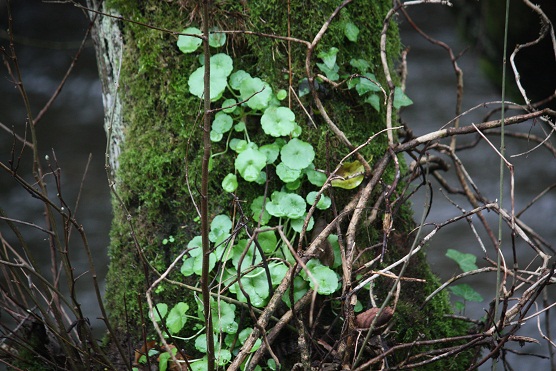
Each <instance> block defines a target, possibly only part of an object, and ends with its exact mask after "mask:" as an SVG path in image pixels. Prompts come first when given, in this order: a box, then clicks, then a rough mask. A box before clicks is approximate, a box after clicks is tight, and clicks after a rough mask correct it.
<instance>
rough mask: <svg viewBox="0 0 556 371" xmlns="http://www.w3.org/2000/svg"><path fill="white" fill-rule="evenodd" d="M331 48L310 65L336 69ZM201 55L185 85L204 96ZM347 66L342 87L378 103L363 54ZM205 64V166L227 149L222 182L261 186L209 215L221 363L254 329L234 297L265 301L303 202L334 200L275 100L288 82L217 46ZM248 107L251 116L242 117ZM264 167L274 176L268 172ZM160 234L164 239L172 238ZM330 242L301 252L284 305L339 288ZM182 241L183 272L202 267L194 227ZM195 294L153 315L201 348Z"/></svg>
mask: <svg viewBox="0 0 556 371" xmlns="http://www.w3.org/2000/svg"><path fill="white" fill-rule="evenodd" d="M183 33H187V34H201V31H200V30H199V29H197V28H194V27H190V28H188V29H186V30H184V31H183ZM345 33H346V37H347V38H348V39H349V40H352V41H356V40H357V35H358V29H357V28H356V26H355V25H353V24H351V23H349V24H346V30H345ZM209 41H210V46H212V47H214V48H220V47H221V46H223V45H224V44H225V42H226V35H225V34H224V33H217V32H215V33H211V34H210V37H209ZM177 45H178V48H179V49H180V50H181V51H182V52H183V53H196V52H197V51H198V49H199V46H200V45H201V41H200V39H199V38H195V37H192V36H185V35H182V36H180V37H179V38H178V42H177ZM337 54H338V49H337V48H331V49H329V50H328V51H324V52H321V53H319V54H318V57H319V59H320V61H319V62H318V63H317V67H318V68H319V69H320V70H321V72H323V73H324V74H325V75H326V78H327V79H329V80H332V81H337V80H338V79H339V78H340V68H339V66H338V64H337V63H336V57H337ZM199 56H200V58H199V59H198V60H199V63H200V66H199V67H198V68H197V69H196V70H195V71H193V73H191V75H190V76H189V79H188V87H189V92H190V93H191V94H192V95H194V96H197V97H199V98H203V94H204V73H205V67H204V65H203V58H201V55H199ZM351 66H352V67H353V68H354V69H355V70H356V72H357V74H356V75H354V76H355V77H353V78H350V79H349V82H348V87H349V88H350V89H355V91H357V93H358V94H359V95H361V96H366V97H365V101H368V102H369V103H371V104H372V105H373V107H375V109H377V110H379V109H380V105H379V104H380V97H379V96H378V94H377V93H379V92H381V91H382V88H381V87H380V84H379V83H378V82H377V79H376V77H375V76H374V75H372V74H371V73H369V72H368V70H369V68H370V66H369V64H368V63H367V62H366V61H364V60H352V63H351ZM210 71H211V76H210V100H211V102H213V106H214V107H215V109H216V110H217V112H216V114H215V115H214V119H213V121H212V125H211V131H210V139H211V141H212V142H214V143H215V144H218V145H217V146H218V147H220V152H218V153H213V154H212V158H211V161H212V166H218V165H217V164H218V161H219V157H220V156H233V157H234V160H233V169H230V170H231V171H230V173H229V174H227V175H226V176H224V177H223V178H222V179H221V180H220V182H221V187H222V190H223V191H224V192H228V193H230V194H233V195H234V197H235V195H236V193H238V194H240V195H241V193H242V185H247V184H250V185H251V186H250V187H249V189H250V190H255V192H256V190H257V189H259V191H260V193H259V195H256V194H255V197H252V199H251V200H247V201H248V204H247V207H245V208H243V207H242V208H241V211H240V212H239V213H237V214H236V215H228V214H226V213H223V214H219V215H216V216H215V217H214V218H213V219H212V222H211V225H210V233H209V240H210V242H211V253H210V256H209V272H210V274H211V276H212V278H213V282H214V285H215V287H217V290H214V291H215V292H219V293H220V296H217V295H215V296H214V297H212V298H211V309H212V310H213V313H214V314H213V316H212V321H213V323H212V325H213V329H214V333H215V335H216V336H215V337H214V338H215V344H214V345H215V347H214V348H215V358H216V363H217V364H218V365H220V366H223V365H225V364H226V363H228V362H229V361H230V360H231V358H232V355H233V354H234V352H237V350H238V349H239V348H240V347H241V346H242V344H243V342H244V341H245V339H247V337H248V336H249V334H250V332H251V331H252V328H250V327H246V326H245V328H242V327H241V326H240V324H239V319H238V318H239V315H238V312H239V305H240V304H241V303H244V304H245V305H248V306H251V307H255V308H263V307H264V306H265V305H266V304H267V303H268V300H269V298H270V297H271V295H272V292H273V290H274V288H276V286H277V285H278V284H279V283H280V282H281V280H282V279H283V277H284V275H285V274H286V272H287V271H288V269H289V266H291V265H293V264H296V260H295V258H294V256H293V255H292V251H291V250H290V247H288V245H289V246H291V245H293V244H292V243H291V242H293V241H295V240H296V239H297V238H299V233H300V232H301V231H302V229H303V226H304V224H305V221H306V219H307V217H308V214H307V212H308V209H309V208H310V207H311V206H312V205H314V206H315V208H316V210H318V211H324V210H327V209H328V208H330V207H331V203H332V202H331V200H330V198H329V197H328V196H326V195H325V194H322V193H321V194H320V195H319V192H318V190H319V189H320V188H321V187H323V185H324V184H325V182H326V180H327V175H326V174H325V173H324V172H322V171H319V170H318V169H316V168H315V164H314V160H315V150H314V148H313V146H312V145H311V144H310V143H308V142H306V141H305V140H304V138H303V130H302V128H301V126H300V125H299V124H298V123H297V120H296V116H295V113H294V112H293V111H292V110H291V109H290V108H289V107H286V106H285V105H283V104H282V103H281V101H282V100H284V99H285V98H286V97H287V93H286V91H285V90H274V89H273V88H272V86H270V84H268V83H267V82H266V81H264V80H263V79H261V78H260V77H257V76H252V75H251V74H249V73H248V72H246V71H244V70H241V69H237V68H235V67H234V61H233V59H232V57H230V56H229V55H227V54H226V53H224V52H216V53H215V54H213V55H212V56H211V58H210ZM307 88H308V86H307V84H306V82H304V81H303V80H302V81H300V84H299V94H300V95H303V94H306V92H305V89H307ZM403 97H405V96H402V97H401V98H400V99H401V100H398V102H397V103H398V104H399V105H404V104H405V105H407V104H409V103H408V101H405V102H404V101H403V99H404V98H403ZM405 98H406V99H409V98H407V97H405ZM409 102H410V101H409ZM375 103H376V104H375ZM395 104H396V103H395ZM252 117H256V118H257V120H250V121H248V119H249V118H252ZM252 121H255V122H257V125H258V126H257V127H256V128H252V125H251V124H249V125H247V122H252ZM255 131H256V132H257V133H260V132H261V131H262V133H264V135H262V139H260V138H261V135H260V134H257V135H255ZM255 138H257V139H256V140H255ZM217 146H215V147H217ZM213 148H214V147H213ZM338 175H339V178H338V179H335V180H334V181H333V182H332V184H331V185H332V186H333V187H339V188H344V189H352V188H355V187H357V186H358V185H359V184H360V183H361V182H362V180H363V167H362V165H361V164H360V163H359V162H357V161H356V162H353V163H345V164H344V165H343V166H342V167H341V169H340V171H339V172H338ZM270 176H272V178H273V181H272V182H269V181H268V180H269V177H270ZM314 224H315V222H314V218H313V217H312V216H311V217H309V219H308V220H307V228H306V230H307V231H311V230H312V228H313V226H314ZM249 225H258V226H260V228H258V229H256V230H257V231H260V232H253V231H254V230H255V229H254V228H249ZM277 228H282V231H283V232H284V235H285V236H286V238H287V241H284V240H282V239H280V238H278V237H279V234H278V233H277ZM165 241H166V243H168V242H169V241H170V239H165ZM172 242H173V241H172ZM329 242H330V244H331V245H332V247H333V249H334V255H335V259H334V261H333V263H328V265H325V264H323V263H322V262H321V261H320V260H319V259H317V258H313V259H311V260H310V261H308V262H307V264H306V265H305V269H304V270H302V271H301V273H300V274H299V275H298V276H297V277H295V279H294V280H293V288H294V289H295V292H294V293H292V295H291V296H290V293H289V292H287V293H286V294H285V295H284V297H283V301H284V302H285V304H286V305H288V306H291V305H292V303H291V300H290V298H291V297H293V300H294V301H296V300H299V299H300V298H301V297H302V296H303V295H304V294H305V293H306V292H307V291H308V290H309V289H313V290H315V291H316V292H317V293H319V294H320V295H332V294H334V293H335V292H336V291H337V290H338V289H339V288H340V282H339V276H338V274H337V273H336V272H335V271H334V269H335V268H337V267H339V266H340V265H341V258H340V253H339V246H338V242H337V237H336V236H334V235H331V236H329ZM185 247H186V255H185V256H184V258H183V264H182V266H181V270H180V271H181V274H183V276H185V277H195V276H199V277H200V276H201V274H202V262H203V259H202V241H201V237H200V236H195V237H193V238H192V239H191V240H190V241H188V242H186V243H185ZM288 291H289V290H288ZM196 304H197V308H191V307H190V306H189V305H187V304H185V303H177V304H175V305H174V307H173V308H171V309H170V310H168V306H167V305H166V304H165V303H159V304H158V305H157V311H158V313H157V314H156V317H155V318H156V320H157V321H164V322H165V325H166V328H167V329H168V332H169V333H170V334H171V335H172V336H173V337H178V338H179V336H180V334H181V333H182V332H184V328H185V326H186V324H187V323H192V325H187V329H188V330H192V329H193V330H194V332H196V334H195V335H194V336H193V337H194V339H195V340H194V343H195V348H196V349H197V350H198V351H199V352H200V353H201V354H202V353H205V354H206V352H207V339H206V334H205V333H204V332H203V328H204V324H203V318H204V317H203V315H202V310H203V305H202V301H201V300H198V301H197V303H196ZM258 346H259V345H257V346H256V347H255V348H254V349H253V351H254V350H256V349H257V348H258ZM206 360H207V357H206V356H205V357H204V358H202V359H199V360H194V361H192V362H190V363H191V366H192V367H193V369H197V368H199V369H202V368H203V367H204V366H206V362H207V361H206ZM269 367H270V366H269Z"/></svg>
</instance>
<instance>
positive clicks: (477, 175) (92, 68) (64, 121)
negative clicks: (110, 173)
mask: <svg viewBox="0 0 556 371" xmlns="http://www.w3.org/2000/svg"><path fill="white" fill-rule="evenodd" d="M0 4H3V3H0ZM13 8H14V9H13V18H14V22H15V32H16V35H17V36H18V38H19V42H18V43H17V46H16V48H17V52H18V57H19V63H20V67H21V70H22V74H23V79H24V83H25V86H26V88H27V91H28V93H29V96H30V100H31V103H32V111H33V113H34V114H35V115H36V114H37V112H38V111H39V110H40V109H41V108H42V106H43V105H44V104H45V103H46V102H47V101H48V99H49V97H50V95H51V94H52V93H53V92H54V90H55V89H56V87H57V85H58V83H59V81H60V79H61V77H62V76H63V74H64V71H65V69H66V68H67V67H68V66H69V65H70V63H71V59H72V57H73V55H74V53H75V51H76V50H77V47H76V45H78V44H79V42H80V38H81V36H82V35H83V33H84V31H85V29H86V27H87V21H86V20H85V18H84V17H83V16H82V14H80V11H79V10H77V9H76V8H74V7H72V6H68V5H67V4H66V5H63V4H41V3H39V2H35V3H33V4H32V5H30V4H29V3H26V4H25V5H24V6H21V5H20V4H13ZM0 11H1V17H0V22H1V26H2V29H3V30H5V29H6V18H7V17H6V10H5V7H4V6H1V5H0ZM409 13H410V14H411V15H412V16H414V17H415V18H414V19H415V21H416V22H418V24H419V25H420V26H421V27H422V28H423V29H425V30H426V31H427V32H428V33H429V34H430V36H433V37H436V38H438V39H440V40H442V41H444V42H446V43H447V44H449V45H450V46H452V48H453V49H454V52H455V53H456V54H457V53H459V52H460V51H462V50H463V49H465V48H466V44H465V42H462V41H461V39H460V38H458V36H457V33H456V30H455V29H454V24H455V21H454V18H453V15H452V14H451V13H450V12H449V11H448V10H447V9H446V8H443V7H441V6H438V5H428V6H426V7H421V8H420V9H410V10H409ZM400 21H401V22H402V36H403V42H404V44H405V45H407V46H409V47H410V51H409V54H408V70H409V77H408V80H407V91H406V93H407V95H408V96H409V97H410V98H411V99H412V100H413V101H414V103H415V104H414V105H413V106H410V107H408V108H405V109H404V110H403V112H402V117H403V119H404V121H406V122H407V124H408V125H409V126H410V127H411V128H412V129H413V131H414V133H415V134H416V135H421V134H425V133H427V132H429V131H432V130H437V129H439V128H441V127H442V126H443V125H445V124H446V123H447V122H449V121H450V120H451V119H452V118H453V116H454V111H455V108H454V107H455V99H456V98H455V97H456V91H455V75H454V72H453V69H452V66H451V63H450V60H449V58H448V55H447V53H446V52H445V51H444V50H443V49H441V48H439V47H436V46H434V45H431V44H430V43H428V42H427V41H425V40H424V39H423V38H421V37H420V36H419V35H417V34H416V33H415V32H414V31H412V30H411V29H410V27H409V25H408V24H407V22H404V21H403V19H402V18H400ZM31 25H32V27H31ZM1 43H2V45H7V43H6V40H5V35H2V40H1ZM459 63H460V66H461V67H462V69H463V70H464V74H465V75H464V76H465V77H464V79H465V92H464V104H463V108H464V110H466V109H469V108H471V107H473V106H475V105H477V104H480V103H483V102H489V101H495V100H499V99H500V92H499V91H498V90H497V89H495V88H494V87H493V86H492V85H491V84H490V83H489V82H487V81H486V80H485V78H484V76H483V75H482V74H481V72H480V69H479V60H478V56H477V55H475V54H473V52H472V51H468V52H466V53H465V54H464V55H463V56H462V57H461V58H460V59H459ZM0 94H1V99H0V122H1V123H3V124H4V125H6V126H8V127H12V126H14V127H16V131H17V132H18V133H20V134H23V132H24V130H23V129H24V125H25V120H26V114H25V110H24V107H23V105H22V103H21V98H20V97H19V95H18V93H17V90H16V89H14V86H13V84H12V83H10V78H9V77H8V76H7V74H6V72H5V70H2V79H0ZM100 94H101V92H100V83H99V81H98V75H97V69H96V65H95V58H94V50H93V48H92V45H91V43H90V41H89V45H88V46H87V48H86V49H85V51H84V53H83V55H82V57H81V58H80V60H79V62H78V64H77V66H76V69H75V71H74V72H73V73H72V74H71V76H70V78H69V79H68V81H67V83H66V85H65V87H64V89H63V90H62V92H61V94H60V96H59V97H58V99H57V100H56V102H55V103H54V105H53V106H52V107H51V109H50V110H49V112H48V113H47V115H46V116H45V117H44V118H43V119H42V121H41V122H40V123H39V124H38V132H39V136H40V143H41V148H40V151H41V156H45V155H49V156H50V157H51V158H52V149H54V150H55V154H56V156H57V159H58V163H59V165H60V167H61V168H62V171H63V177H62V181H63V182H62V183H63V184H62V185H63V190H64V197H65V198H66V201H67V202H68V204H70V205H71V204H73V203H74V202H75V200H76V198H77V195H78V191H79V184H80V183H81V178H82V177H83V171H84V169H85V167H86V164H87V160H88V157H89V155H90V154H91V156H92V159H91V163H90V165H89V168H88V172H87V175H86V178H85V181H84V183H83V190H82V196H81V201H80V206H79V211H78V213H77V218H78V219H79V220H80V222H81V223H82V224H83V226H84V227H85V231H86V232H87V235H88V238H89V243H90V246H91V249H92V250H93V251H94V258H95V264H96V269H97V273H98V275H99V277H101V278H102V277H104V276H105V274H106V267H107V254H106V251H107V250H106V249H107V246H108V243H109V238H108V233H109V228H110V219H111V209H110V196H109V191H108V186H107V180H106V174H105V172H104V150H105V144H106V141H105V136H104V132H103V108H102V100H101V96H100ZM492 107H494V106H489V109H490V108H492ZM486 112H487V110H486V109H480V110H477V111H474V112H473V113H471V114H469V115H466V116H465V117H464V119H463V121H462V125H464V124H470V123H471V122H474V123H478V122H480V121H481V120H482V118H483V116H484V115H485V113H486ZM520 130H521V131H523V132H529V131H530V132H532V133H536V134H538V135H542V131H541V130H540V125H538V124H533V123H526V124H524V125H522V126H521V128H520ZM472 139H473V138H471V136H470V137H469V138H462V139H461V140H460V142H459V143H462V142H470V141H471V140H472ZM493 140H494V139H493ZM494 141H495V140H494ZM495 142H496V141H495ZM11 145H12V138H11V137H10V135H8V134H7V133H6V132H5V131H1V132H0V158H1V159H2V161H6V159H7V158H9V156H10V152H11ZM533 145H534V144H532V143H528V142H527V141H520V142H516V141H511V140H508V142H507V151H508V154H509V155H512V154H517V153H521V152H523V151H526V150H529V149H531V148H532V147H533ZM460 156H461V159H462V161H463V162H464V164H465V165H466V166H467V169H468V171H469V173H470V174H471V176H472V177H473V179H474V180H475V181H476V183H477V185H478V187H479V188H480V189H481V191H482V192H483V195H484V196H486V197H487V198H489V199H490V200H493V201H494V200H496V199H498V198H499V191H498V174H499V158H498V156H497V155H496V154H495V153H494V151H493V150H492V149H491V148H490V147H489V146H488V145H486V144H484V142H483V143H482V144H480V145H479V146H477V147H475V148H473V149H471V150H468V151H465V152H462V153H461V155H460ZM511 161H512V163H513V164H514V166H515V176H516V181H515V183H516V185H515V187H516V194H519V196H518V197H517V198H516V210H520V209H521V208H522V207H524V206H525V205H526V204H527V203H528V202H529V201H530V200H531V199H532V198H533V197H535V195H537V194H538V192H540V191H541V190H542V189H543V188H544V187H546V186H548V185H550V184H552V183H554V182H555V181H556V161H555V160H554V158H553V157H552V156H551V155H550V154H548V153H547V152H546V151H545V150H543V149H537V150H536V151H533V152H532V153H530V154H528V155H527V156H520V157H515V158H511ZM22 171H23V172H26V174H27V175H26V177H27V179H30V176H29V174H30V169H22ZM506 174H508V171H506ZM446 177H447V179H449V180H450V181H453V176H451V175H450V174H447V175H446ZM506 178H507V175H506ZM506 180H507V179H506ZM453 184H455V183H453ZM505 184H506V187H505V188H506V193H505V195H504V199H505V200H506V201H505V202H504V205H505V207H506V208H509V203H508V200H509V193H508V189H509V182H507V181H506V183H505ZM433 189H434V198H433V207H432V211H431V213H430V215H429V216H428V218H427V222H442V221H444V220H446V219H448V218H451V217H455V216H457V215H459V214H460V212H459V211H458V209H456V208H455V207H454V206H453V205H452V204H451V203H450V202H449V201H447V200H446V197H444V196H443V195H442V194H441V192H440V191H439V186H438V184H437V183H435V182H433ZM51 191H52V192H54V189H52V188H51ZM450 197H452V198H453V199H454V200H455V202H457V203H458V204H459V205H460V206H462V207H464V208H466V209H467V210H469V209H471V207H470V206H469V205H468V204H467V203H465V202H464V200H463V199H462V198H461V197H457V196H450ZM424 199H425V196H424V192H419V193H418V195H417V197H416V198H415V199H414V201H413V205H414V209H415V215H416V219H419V218H420V215H421V213H422V212H423V203H424ZM0 207H1V208H2V209H3V210H4V211H6V212H7V213H8V215H9V216H10V217H12V218H17V219H21V220H25V221H30V222H36V223H37V224H40V225H42V222H43V220H42V210H41V204H40V202H38V201H37V200H36V199H33V198H31V197H30V196H29V194H27V193H26V192H24V191H22V190H21V188H20V187H18V186H17V185H16V184H15V182H14V181H13V179H11V178H10V177H9V176H6V174H0ZM554 210H556V195H555V193H554V192H551V193H549V194H548V195H547V196H545V197H543V199H542V201H541V202H540V203H538V204H537V205H536V206H535V207H534V209H532V210H530V211H528V212H526V213H525V214H524V215H523V220H524V221H525V222H526V223H529V224H530V225H531V226H532V227H533V228H535V229H536V230H537V231H538V232H539V233H540V234H541V235H543V236H544V238H545V239H546V240H547V241H549V243H554V241H556V228H554ZM487 219H488V220H489V222H490V223H492V224H491V225H492V226H493V228H494V229H495V230H496V226H497V220H496V216H495V215H494V214H493V213H490V214H488V215H487ZM474 222H475V223H477V219H476V218H475V219H474ZM476 225H477V229H478V230H479V234H480V236H481V237H482V238H483V239H484V241H485V244H486V245H487V249H489V251H488V255H489V256H490V257H494V254H493V251H492V247H491V246H490V245H489V244H488V240H487V239H486V238H485V234H484V233H483V232H482V231H483V229H482V228H481V226H480V225H479V224H476ZM428 230H430V228H429V229H425V232H426V231H428ZM0 232H1V233H2V234H3V235H6V236H8V235H9V232H8V231H7V229H6V227H5V225H4V224H2V225H1V226H0ZM22 232H23V233H24V234H25V235H26V236H27V237H28V241H29V244H30V245H31V246H33V249H36V251H37V252H38V253H39V254H41V252H44V254H41V255H40V256H41V258H40V259H41V260H44V263H45V269H47V268H48V264H49V257H48V254H47V252H48V251H47V250H48V248H47V246H46V244H45V241H44V236H43V235H41V234H40V233H36V231H35V230H33V229H30V228H26V227H22ZM506 235H507V234H506ZM75 237H77V236H74V238H75ZM10 238H11V237H10ZM504 241H505V242H507V239H506V237H505V240H504ZM448 248H452V249H456V250H459V251H462V252H467V253H472V254H474V255H476V256H477V257H478V260H477V264H478V265H479V266H480V267H484V266H486V263H485V262H484V261H483V260H482V257H483V256H484V254H483V253H482V250H481V248H480V246H479V244H478V243H477V240H476V238H475V237H474V236H473V234H472V232H471V231H470V229H469V226H468V224H467V223H466V222H465V221H460V222H458V223H455V224H453V225H451V226H450V227H447V228H446V229H442V230H441V231H440V232H439V233H438V234H437V235H436V236H435V238H434V239H433V240H432V241H431V243H430V244H429V246H428V247H427V250H426V251H427V255H428V259H429V261H430V262H431V264H432V266H433V268H434V270H435V272H436V273H437V274H438V275H439V277H440V278H441V280H442V281H444V280H446V279H449V278H450V277H451V276H453V275H454V274H456V273H457V272H458V267H457V265H456V264H455V263H454V262H453V261H451V260H449V259H447V258H446V257H445V253H446V250H447V249H448ZM518 254H519V261H520V265H521V266H524V264H525V263H527V262H529V261H530V260H531V259H532V257H533V254H532V252H531V249H530V248H528V247H527V246H526V245H525V244H523V243H521V242H519V243H518ZM508 256H509V255H508ZM72 258H73V259H74V262H75V267H76V271H77V272H76V273H77V274H79V273H83V272H86V270H87V265H86V255H85V254H84V253H83V252H82V250H81V249H76V250H75V251H72ZM87 279H89V277H88V276H87V275H85V276H84V278H83V279H82V280H83V281H86V280H87ZM495 279H496V278H495V275H493V274H488V275H477V276H472V277H469V278H467V279H465V281H463V282H465V283H468V284H469V285H471V286H472V287H474V288H475V289H477V290H478V291H479V292H480V293H481V294H482V296H483V297H484V298H485V299H486V300H485V301H484V302H481V303H471V302H470V303H467V307H466V314H467V315H469V316H471V317H480V316H482V315H483V314H484V310H485V309H487V307H488V301H487V300H489V299H490V298H491V297H492V296H493V294H494V291H493V290H494V289H493V287H494V284H493V282H495ZM83 284H84V287H90V286H89V285H88V284H87V283H86V282H84V283H83ZM549 294H550V298H549V300H551V301H554V297H555V295H554V290H553V289H550V292H549ZM79 299H80V300H81V302H82V303H83V308H85V310H86V313H87V316H89V318H90V319H91V320H92V325H93V327H96V328H99V329H101V328H102V324H101V323H100V322H99V321H98V320H95V318H96V317H98V315H99V311H98V309H97V306H96V304H95V303H96V300H95V298H94V295H93V293H92V291H88V290H84V291H81V292H80V295H79ZM552 317H553V316H552ZM553 321H554V318H553ZM534 325H535V324H534V323H530V324H527V325H526V327H527V329H526V334H527V335H528V336H533V337H536V338H539V335H538V332H537V331H536V330H535V326H534ZM553 330H554V329H553ZM524 334H525V333H524ZM517 348H519V347H517ZM517 348H516V349H517ZM517 350H518V351H527V352H534V353H540V354H546V353H547V347H546V344H543V345H542V346H538V345H536V346H527V347H525V348H523V349H517ZM511 360H512V364H513V365H514V367H515V368H516V369H519V368H520V366H519V365H520V364H521V362H524V361H525V362H526V365H527V367H526V369H533V368H537V369H549V367H550V366H549V363H548V361H547V360H544V359H539V358H535V357H527V358H520V357H515V358H514V357H512V358H511ZM485 367H486V366H485ZM524 367H525V366H524Z"/></svg>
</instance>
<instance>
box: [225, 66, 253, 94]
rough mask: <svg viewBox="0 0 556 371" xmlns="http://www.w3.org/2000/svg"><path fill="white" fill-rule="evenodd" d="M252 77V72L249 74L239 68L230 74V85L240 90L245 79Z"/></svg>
mask: <svg viewBox="0 0 556 371" xmlns="http://www.w3.org/2000/svg"><path fill="white" fill-rule="evenodd" d="M250 78H251V75H250V74H248V73H247V72H245V71H244V70H238V71H236V72H234V73H232V74H231V75H230V86H231V87H232V89H234V90H239V89H240V87H241V83H242V82H243V80H245V79H250Z"/></svg>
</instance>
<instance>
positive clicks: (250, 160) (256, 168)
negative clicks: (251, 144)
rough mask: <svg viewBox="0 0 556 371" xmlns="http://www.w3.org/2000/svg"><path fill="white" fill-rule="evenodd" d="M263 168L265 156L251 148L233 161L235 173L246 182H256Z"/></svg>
mask: <svg viewBox="0 0 556 371" xmlns="http://www.w3.org/2000/svg"><path fill="white" fill-rule="evenodd" d="M265 166H266V156H265V155H264V153H263V152H261V151H259V150H257V149H253V148H248V149H246V150H245V151H243V152H241V153H240V154H239V155H238V156H237V158H236V161H235V167H236V169H237V171H238V172H239V174H240V175H241V176H242V177H243V179H245V180H246V181H248V182H254V181H256V180H257V178H258V177H259V174H260V172H261V170H262V169H263V168H264V167H265Z"/></svg>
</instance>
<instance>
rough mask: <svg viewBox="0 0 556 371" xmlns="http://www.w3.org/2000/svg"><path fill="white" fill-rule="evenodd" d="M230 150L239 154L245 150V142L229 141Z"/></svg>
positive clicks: (233, 139) (241, 140) (234, 139)
mask: <svg viewBox="0 0 556 371" xmlns="http://www.w3.org/2000/svg"><path fill="white" fill-rule="evenodd" d="M230 148H231V149H232V150H233V151H235V152H237V153H241V152H243V151H245V150H246V149H247V141H246V140H244V139H238V138H232V140H230Z"/></svg>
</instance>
